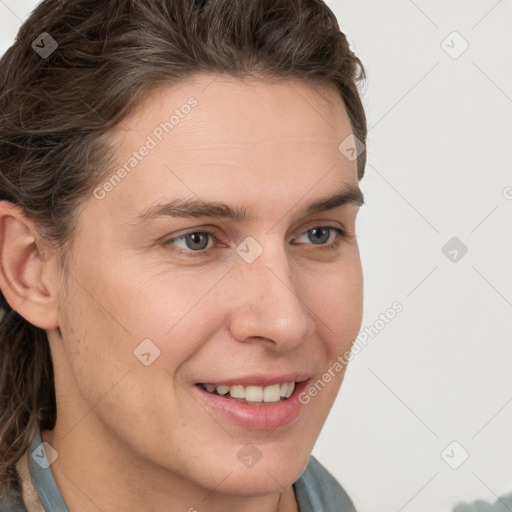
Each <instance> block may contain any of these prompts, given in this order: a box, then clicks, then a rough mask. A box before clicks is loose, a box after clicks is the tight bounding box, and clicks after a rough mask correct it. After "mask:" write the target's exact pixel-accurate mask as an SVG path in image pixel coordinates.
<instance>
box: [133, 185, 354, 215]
mask: <svg viewBox="0 0 512 512" xmlns="http://www.w3.org/2000/svg"><path fill="white" fill-rule="evenodd" d="M346 204H355V205H358V206H362V205H363V204H364V196H363V193H362V192H361V190H360V189H359V187H355V186H353V185H349V186H347V188H346V189H344V190H341V191H338V192H337V193H336V194H334V195H331V196H329V197H325V198H321V199H318V200H316V201H314V202H313V203H310V204H309V205H308V206H307V207H306V209H305V210H304V213H305V214H306V215H313V214H315V213H319V212H323V211H326V210H332V209H333V208H337V207H339V206H344V205H346ZM160 217H172V218H192V217H194V218H195V217H211V218H216V219H231V220H235V221H240V222H242V221H245V222H247V221H251V220H254V217H253V216H251V215H248V214H247V209H246V207H239V206H230V205H229V204H226V203H222V202H218V201H211V202H210V201H202V200H199V199H174V200H172V201H170V202H167V203H165V204H157V205H155V206H152V207H150V208H148V209H146V210H144V211H142V212H141V213H140V214H139V215H137V216H135V217H134V218H133V220H132V222H130V223H135V224H138V223H142V222H149V221H151V220H154V219H158V218H160Z"/></svg>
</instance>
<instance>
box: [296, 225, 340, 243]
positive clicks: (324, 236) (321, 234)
mask: <svg viewBox="0 0 512 512" xmlns="http://www.w3.org/2000/svg"><path fill="white" fill-rule="evenodd" d="M333 234H334V237H332V238H331V235H333ZM346 236H347V234H346V232H345V230H343V229H341V228H337V227H333V226H315V227H313V228H311V229H308V230H307V231H306V232H305V233H304V234H303V235H302V236H301V237H300V238H303V237H306V238H307V239H308V240H309V241H312V242H313V244H312V245H322V246H323V245H326V244H327V242H328V241H329V240H331V239H332V240H333V243H332V244H328V247H336V246H337V245H338V244H339V243H340V242H341V239H343V238H345V237H346ZM300 238H299V240H300ZM306 243H307V241H306Z"/></svg>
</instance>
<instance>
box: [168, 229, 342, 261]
mask: <svg viewBox="0 0 512 512" xmlns="http://www.w3.org/2000/svg"><path fill="white" fill-rule="evenodd" d="M319 228H327V229H330V230H332V231H334V232H335V233H337V235H338V236H337V237H336V238H335V240H334V242H333V243H331V244H330V245H319V246H318V248H319V249H321V250H323V251H334V250H336V249H338V248H339V246H340V244H341V243H342V242H343V241H344V240H346V239H347V238H348V237H349V235H348V233H347V232H346V231H345V230H344V229H342V228H339V227H335V226H321V225H320V226H313V227H311V228H309V229H307V230H306V231H304V233H302V234H303V235H304V234H306V233H308V231H312V230H313V229H319ZM195 234H208V235H209V236H211V237H213V238H216V236H215V234H216V233H215V231H213V230H210V229H207V228H204V229H201V230H196V231H189V232H187V233H182V234H181V235H179V236H176V237H173V238H168V239H167V240H166V241H165V245H170V243H171V242H175V241H176V240H179V239H180V238H185V237H186V236H187V235H195ZM301 236H302V235H301ZM308 245H315V244H308ZM211 249H213V247H210V248H209V249H202V250H201V251H193V250H192V249H188V250H186V249H182V248H177V249H176V252H178V253H179V254H183V255H185V256H188V257H191V258H195V257H197V256H203V255H205V254H206V253H207V252H209V251H210V250H211Z"/></svg>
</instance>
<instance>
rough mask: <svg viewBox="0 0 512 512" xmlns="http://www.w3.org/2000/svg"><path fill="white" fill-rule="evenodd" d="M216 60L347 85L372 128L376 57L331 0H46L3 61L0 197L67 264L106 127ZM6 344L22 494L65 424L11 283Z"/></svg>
mask: <svg viewBox="0 0 512 512" xmlns="http://www.w3.org/2000/svg"><path fill="white" fill-rule="evenodd" d="M42 33H47V34H49V36H51V38H53V40H54V41H55V42H56V45H57V47H56V48H55V49H54V50H53V51H52V52H51V53H49V54H47V53H42V52H41V51H39V52H38V49H42V48H45V49H46V51H47V52H49V51H50V50H51V49H52V48H53V47H52V46H51V45H52V44H54V46H55V43H52V41H51V39H49V36H47V35H42ZM41 40H43V42H41ZM203 72H206V73H214V74H220V73H223V74H227V75H231V76H234V77H238V78H243V77H246V76H248V77H251V76H253V77H256V78H260V79H265V78H278V79H281V78H284V79H288V78H289V79H294V78H298V79H302V80H305V81H308V82H309V83H312V84H317V85H321V84H327V85H334V86H335V87H336V88H337V90H338V91H339V93H340V96H341V98H342V100H343V102H344V104H345V107H346V109H347V112H348V116H349V118H350V121H351V124H352V129H353V132H354V134H355V136H356V137H357V138H358V139H359V140H360V141H361V142H363V143H365V142H366V132H367V128H366V118H365V113H364V110H363V106H362V103H361V99H360V96H359V93H358V89H357V83H358V81H359V80H361V79H364V78H365V73H364V68H363V66H362V64H361V62H360V60H359V59H358V58H357V57H356V56H355V55H354V53H353V51H352V50H351V49H350V48H349V45H348V42H347V40H346V38H345V36H344V34H343V33H342V32H341V31H340V27H339V25H338V22H337V20H336V18H335V16H334V14H333V13H332V11H330V9H329V8H328V7H327V6H326V5H325V4H324V3H323V1H322V0H250V1H248V0H95V1H91V0H72V1H71V0H70V1H66V0H44V1H43V2H41V3H40V4H39V5H38V6H37V7H36V9H35V10H34V11H33V12H32V14H31V15H30V17H29V18H28V19H27V20H26V21H25V22H24V23H23V25H22V26H21V28H20V30H19V32H18V35H17V37H16V40H15V42H14V44H13V45H12V46H11V47H10V48H9V49H8V50H7V51H6V52H5V54H4V55H3V57H2V59H1V61H0V109H1V114H2V115H1V118H0V162H1V163H0V200H3V199H5V200H7V201H10V202H12V203H14V204H17V205H19V206H20V207H21V208H22V210H23V212H24V213H25V215H26V216H27V218H29V219H31V220H32V221H34V223H35V225H36V226H37V227H38V229H40V230H41V231H42V232H44V234H45V236H46V239H48V240H50V241H52V242H55V243H57V244H58V246H59V247H60V248H61V251H62V255H61V256H62V257H61V260H60V261H61V265H65V264H66V259H65V254H66V250H65V249H66V248H67V249H69V247H70V246H71V244H72V241H73V230H72V228H73V226H74V225H75V224H76V222H75V221H76V219H77V218H78V215H79V206H80V205H82V204H83V203H84V201H85V200H87V199H88V198H89V197H90V194H91V191H92V190H93V189H94V188H95V187H96V186H97V185H98V184H99V183H101V181H102V180H103V179H104V177H105V175H106V174H107V173H106V172H105V170H106V169H108V165H107V164H108V163H109V157H111V156H112V155H111V152H110V148H109V146H108V143H104V140H105V138H104V137H103V135H105V134H106V133H107V131H108V130H109V129H110V128H112V127H114V126H115V125H116V124H118V123H119V122H120V121H121V120H123V118H125V117H126V116H127V115H128V114H129V113H130V111H131V110H132V109H133V108H134V106H135V105H136V103H137V102H138V101H139V100H140V99H141V98H142V97H143V96H144V95H146V94H147V93H148V92H149V91H150V90H152V89H154V88H156V87H158V86H159V87H161V86H164V85H170V86H172V85H174V84H177V83H179V82H181V81H184V80H186V79H187V78H191V77H192V76H193V75H194V74H197V73H203ZM365 155H366V154H365V152H363V153H362V154H361V155H360V156H359V158H358V162H357V172H358V178H359V179H361V178H362V177H363V173H364V167H365ZM0 354H1V357H2V360H1V363H0V494H2V493H4V494H5V495H6V496H8V495H10V494H12V493H13V492H16V491H18V492H19V482H18V477H17V473H16V469H15V464H16V462H17V461H18V460H19V459H20V457H21V456H22V454H23V453H24V452H25V451H26V450H27V449H28V448H29V446H30V443H31V441H32V439H33V438H34V435H35V432H36V431H37V428H38V427H39V428H40V429H41V430H45V429H52V428H53V427H54V425H55V420H56V414H57V410H56V402H55V388H54V380H53V368H52V358H51V353H50V348H49V345H48V339H47V335H46V332H45V331H44V330H43V329H40V328H38V327H36V326H34V325H32V324H30V323H29V322H27V321H26V320H25V319H24V318H23V317H22V316H21V315H19V314H18V313H17V312H16V311H14V310H13V309H12V308H11V307H10V305H9V304H8V303H7V301H6V300H5V297H4V295H3V293H0Z"/></svg>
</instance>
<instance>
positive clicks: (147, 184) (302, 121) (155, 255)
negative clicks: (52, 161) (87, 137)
mask: <svg viewBox="0 0 512 512" xmlns="http://www.w3.org/2000/svg"><path fill="white" fill-rule="evenodd" d="M166 122H167V124H165V123H166ZM351 132H352V130H351V126H350V123H349V119H348V116H347V114H346V111H345V109H344V106H343V105H342V102H341V99H340V98H339V96H338V94H337V92H336V91H335V90H334V89H318V88H316V87H312V86H311V85H308V84H306V83H303V82H300V81H293V82H290V81H287V82H286V81H283V82H279V83H277V82H276V83H272V84H271V83H266V82H262V81H254V82H242V81H239V80H236V79H233V78H229V77H217V78H215V77H213V76H211V75H201V76H197V77H196V78H195V79H194V80H190V81H187V82H186V83H184V84H183V85H181V86H180V87H177V88H165V89H160V90H159V91H158V92H155V93H153V94H152V95H151V96H149V97H147V98H145V99H144V101H143V102H142V103H141V105H140V108H138V109H137V110H136V111H134V112H133V113H132V114H131V115H130V117H129V118H127V119H126V120H125V121H124V122H123V123H122V124H121V125H119V126H118V127H116V129H115V131H114V132H112V133H111V134H109V137H110V138H109V140H110V141H111V143H112V144H113V147H114V150H115V158H114V160H113V164H112V172H111V173H110V174H108V176H107V177H106V178H105V179H104V180H103V182H102V183H101V184H100V185H99V186H98V188H96V189H95V191H94V194H93V195H91V197H90V198H89V199H88V200H87V202H86V203H85V205H84V208H83V209H82V210H81V214H80V217H79V222H78V225H77V239H76V243H75V246H74V247H73V251H72V253H71V255H70V260H69V261H70V263H69V274H66V276H65V277H66V278H67V281H68V284H67V287H65V286H64V283H62V288H61V291H60V296H59V297H60V298H59V330H55V331H51V332H50V338H51V348H52V353H53V358H54V365H55V375H56V377H55V378H56V389H57V407H58V419H57V426H56V428H55V433H57V432H60V436H61V437H63V438H64V437H65V441H64V440H63V441H62V443H68V446H69V447H71V446H72V445H73V446H74V448H73V449H74V450H75V451H76V450H80V448H78V447H79V446H81V445H82V446H88V443H89V440H91V439H94V442H95V447H94V448H92V447H89V449H90V451H89V452H88V455H84V457H85V456H87V457H93V456H94V457H97V458H102V457H105V458H106V457H109V459H110V463H111V464H114V463H117V461H118V462H119V465H120V466H121V465H122V466H123V467H124V468H126V467H135V468H137V471H138V472H139V474H141V470H142V469H144V472H143V473H144V474H145V475H153V476H155V475H157V474H160V475H162V474H164V473H165V474H166V475H167V476H169V475H170V474H173V475H174V476H175V477H176V478H181V479H182V481H183V482H188V483H190V482H194V483H195V484H196V485H199V486H201V487H203V488H205V489H210V490H213V489H215V492H225V493H229V494H238V495H253V496H257V495H263V494H270V493H274V492H279V491H280V490H281V489H282V488H283V487H286V486H289V485H290V484H291V483H293V482H294V481H295V480H296V479H297V478H298V477H299V475H300V473H301V472H302V471H303V469H304V468H305V466H306V464H307V461H308V458H309V456H310V454H311V451H312V448H313V445H314V443H315V441H316V439H317V437H318V435H319V433H320V430H321V428H322V426H323V424H324V421H325V420H326V417H327V415H328V413H329V410H330V409H331V407H332V405H333V401H334V399H335V397H336V394H337V392H338V391H339V387H340V385H341V382H342V378H343V373H344V370H342V371H339V372H337V373H335V376H334V377H333V378H331V379H330V380H329V382H328V383H324V386H322V388H321V391H319V392H318V393H317V394H316V396H314V397H312V398H311V399H310V400H309V401H308V403H306V404H305V405H303V404H302V403H301V402H305V400H299V398H298V396H299V393H300V392H301V391H305V390H306V389H307V388H308V387H309V386H310V385H311V384H312V383H314V382H315V381H317V380H318V379H320V378H321V376H322V374H324V372H326V371H327V370H328V369H329V368H330V367H332V365H333V363H334V362H335V361H336V360H337V358H338V356H343V354H344V353H345V352H346V351H347V350H349V349H350V347H351V344H352V342H353V340H354V339H355V338H356V336H357V334H358V331H359V329H360V325H361V316H362V287H363V282H362V273H361V264H360V257H359V251H358V245H357V240H356V238H355V221H356V215H357V212H358V209H359V205H358V204H357V201H356V200H355V199H354V198H355V197H356V196H355V195H352V196H350V197H351V198H352V200H349V201H346V202H345V203H344V204H342V205H338V206H335V207H331V208H329V209H325V207H324V209H321V210H319V211H312V210H311V209H309V210H308V207H310V206H311V205H314V204H315V203H317V202H319V201H322V200H325V199H327V198H330V197H332V196H335V195H337V194H342V193H346V192H347V191H349V190H350V189H355V190H356V191H357V190H358V180H357V172H356V161H355V160H354V158H347V157H346V156H345V155H346V154H349V153H347V151H341V150H340V149H339V146H340V143H342V142H343V141H345V139H346V138H347V136H349V135H350V134H351ZM342 147H343V148H344V147H345V146H342ZM144 148H145V149H144ZM123 166H124V172H123V171H120V169H122V168H123ZM175 201H181V202H182V203H181V204H179V203H177V204H174V205H168V207H167V208H162V209H161V210H160V212H159V213H158V212H157V211H156V208H157V205H164V204H168V203H171V202H175ZM186 201H193V202H194V204H192V205H191V206H189V207H186V206H185V204H184V202H186ZM213 202H215V203H223V204H224V205H225V206H223V207H219V205H213V206H211V207H209V208H208V207H207V206H208V204H209V203H213ZM201 205H202V206H203V207H204V208H203V211H202V213H201V214H200V215H199V213H197V212H196V213H194V212H193V211H191V210H190V208H192V207H198V206H201ZM324 206H325V205H324ZM327 206H329V205H327ZM330 206H332V204H331V205H330ZM151 212H152V213H153V214H151ZM143 214H145V215H143ZM338 229H342V230H345V231H346V233H347V236H346V237H343V236H341V235H340V233H339V232H338V231H337V230H338ZM205 231H208V232H210V234H208V233H205ZM193 233H195V234H193ZM305 381H308V382H305ZM288 383H290V385H289V386H287V384H288ZM291 383H294V384H291ZM206 384H208V385H209V386H208V389H207V390H206V389H204V387H205V386H203V385H206ZM237 385H242V386H249V387H248V388H246V387H242V386H237ZM293 385H294V386H295V390H294V392H293V394H292V395H291V397H289V398H287V399H281V398H280V397H281V390H282V391H283V394H289V393H290V392H291V388H292V386H293ZM216 386H217V387H216ZM218 386H220V388H219V387H218ZM227 386H233V387H230V388H229V389H230V391H229V392H228V394H225V395H222V394H219V392H220V393H225V392H226V387H227ZM288 388H289V389H288ZM212 390H214V392H213V393H212V392H210V391H212ZM244 392H245V393H247V395H243V394H242V395H237V393H244ZM231 393H233V395H235V396H246V399H243V398H238V399H237V398H233V397H231ZM303 396H304V395H303ZM262 398H263V399H265V400H267V401H268V402H263V403H254V402H257V401H261V400H262ZM247 400H249V402H252V403H248V401H247ZM265 404H266V405H265ZM61 446H63V444H61ZM70 449H71V448H70ZM84 451H85V450H84ZM112 461H116V462H112ZM155 478H156V476H155ZM148 479H149V477H148ZM184 485H188V484H184Z"/></svg>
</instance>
